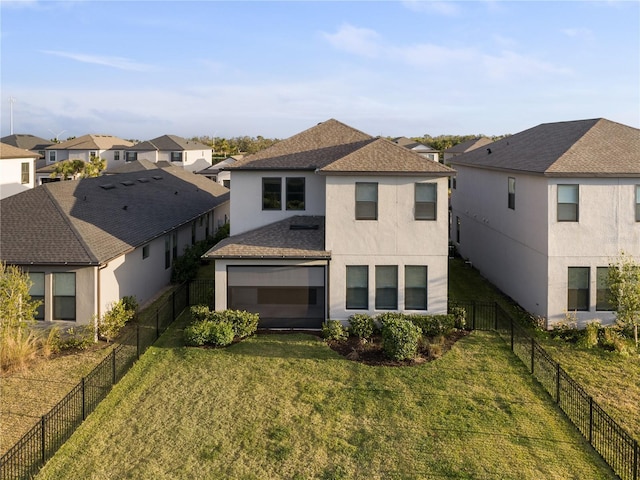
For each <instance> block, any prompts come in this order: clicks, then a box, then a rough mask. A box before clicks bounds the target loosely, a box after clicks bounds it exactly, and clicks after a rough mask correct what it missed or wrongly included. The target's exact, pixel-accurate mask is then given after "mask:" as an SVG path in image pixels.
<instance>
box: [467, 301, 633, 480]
mask: <svg viewBox="0 0 640 480" xmlns="http://www.w3.org/2000/svg"><path fill="white" fill-rule="evenodd" d="M455 306H460V307H464V308H465V310H466V311H467V326H468V328H470V329H474V330H495V331H497V332H498V333H499V335H500V336H501V337H502V338H503V339H504V340H505V341H507V342H509V343H510V346H511V350H512V351H513V352H514V353H515V354H516V356H517V357H518V358H519V359H520V360H521V361H522V362H523V363H524V364H525V365H527V366H528V368H529V371H530V372H531V374H532V375H533V376H534V377H535V378H536V380H538V382H539V383H540V384H541V385H542V386H543V387H544V389H545V390H546V391H547V393H549V395H550V396H551V398H553V400H554V401H555V402H556V404H557V405H558V406H559V407H560V409H561V410H562V411H563V412H564V413H565V415H566V416H567V418H569V420H571V423H573V424H574V425H575V426H576V428H577V429H578V430H579V431H580V433H582V435H583V436H584V438H586V439H587V440H588V441H589V443H590V444H591V446H592V447H593V448H594V449H595V450H596V451H597V452H598V453H599V454H600V456H601V457H602V458H603V459H604V461H605V462H607V464H608V465H609V466H610V467H611V469H612V470H613V471H614V472H615V473H616V475H617V476H618V477H620V478H621V479H622V480H640V459H639V457H640V447H639V446H638V441H637V440H636V439H634V438H633V437H632V436H631V435H630V434H629V433H628V432H627V431H626V430H625V429H624V428H622V427H621V426H620V425H619V424H618V423H617V422H616V421H615V420H614V419H613V418H611V417H610V416H609V415H608V414H607V413H606V412H605V411H604V410H603V409H602V407H600V405H598V404H597V403H596V402H595V401H594V400H593V397H592V396H590V395H589V394H588V393H587V392H586V391H585V390H584V388H583V387H582V386H581V385H580V384H579V383H578V382H576V381H575V380H574V379H572V378H571V376H569V374H568V373H567V372H566V371H565V370H564V369H563V368H562V367H561V366H560V364H559V363H558V362H556V361H555V360H553V359H552V358H551V356H550V355H549V354H548V353H547V352H546V351H545V350H544V348H542V346H540V344H538V342H536V341H535V338H534V337H533V336H531V335H530V334H529V333H528V332H527V331H526V330H525V329H524V328H523V327H522V326H521V325H520V324H518V322H516V321H515V320H514V319H513V318H512V317H511V316H510V315H509V314H508V313H507V312H506V311H505V310H504V309H503V308H502V307H501V306H500V305H499V304H497V303H488V302H487V303H483V302H456V303H455Z"/></svg>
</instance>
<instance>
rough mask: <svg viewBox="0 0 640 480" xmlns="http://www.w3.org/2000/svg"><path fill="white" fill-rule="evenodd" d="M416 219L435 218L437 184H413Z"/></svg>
mask: <svg viewBox="0 0 640 480" xmlns="http://www.w3.org/2000/svg"><path fill="white" fill-rule="evenodd" d="M415 187H416V191H415V197H416V198H415V202H416V204H415V214H414V217H415V219H416V220H435V219H436V211H437V208H436V207H437V199H438V185H437V184H436V183H416V184H415Z"/></svg>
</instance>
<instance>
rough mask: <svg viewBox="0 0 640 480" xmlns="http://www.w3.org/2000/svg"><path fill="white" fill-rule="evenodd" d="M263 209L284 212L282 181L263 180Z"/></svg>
mask: <svg viewBox="0 0 640 480" xmlns="http://www.w3.org/2000/svg"><path fill="white" fill-rule="evenodd" d="M262 209H263V210H282V179H281V178H279V177H265V178H263V179H262Z"/></svg>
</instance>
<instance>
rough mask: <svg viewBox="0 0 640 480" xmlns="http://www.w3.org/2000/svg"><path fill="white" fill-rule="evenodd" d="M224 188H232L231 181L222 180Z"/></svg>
mask: <svg viewBox="0 0 640 480" xmlns="http://www.w3.org/2000/svg"><path fill="white" fill-rule="evenodd" d="M222 186H223V187H225V188H231V180H222Z"/></svg>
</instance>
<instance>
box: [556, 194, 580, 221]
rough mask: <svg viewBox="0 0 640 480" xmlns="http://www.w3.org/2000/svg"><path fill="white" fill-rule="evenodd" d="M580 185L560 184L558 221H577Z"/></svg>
mask: <svg viewBox="0 0 640 480" xmlns="http://www.w3.org/2000/svg"><path fill="white" fill-rule="evenodd" d="M578 187H579V185H558V221H559V222H577V221H578V214H579V209H578V205H579V190H578Z"/></svg>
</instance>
